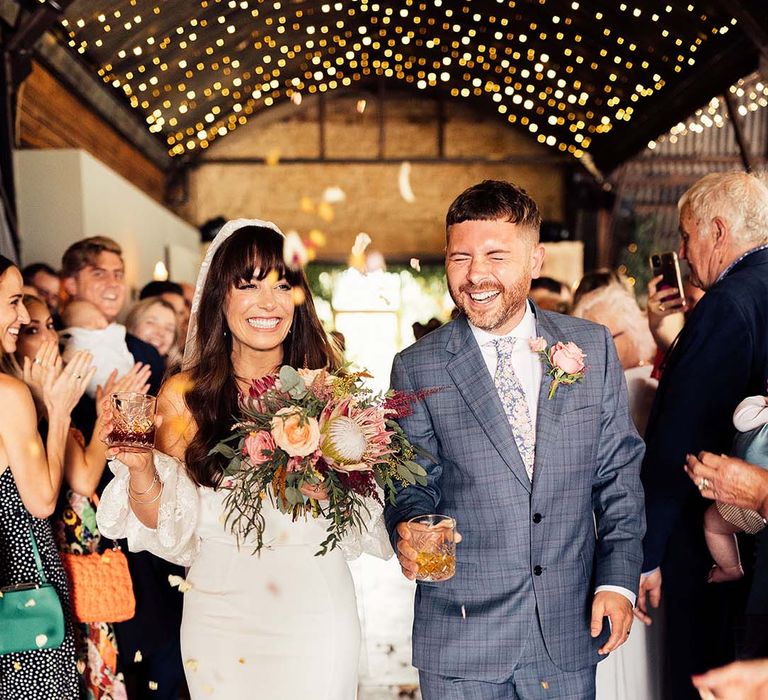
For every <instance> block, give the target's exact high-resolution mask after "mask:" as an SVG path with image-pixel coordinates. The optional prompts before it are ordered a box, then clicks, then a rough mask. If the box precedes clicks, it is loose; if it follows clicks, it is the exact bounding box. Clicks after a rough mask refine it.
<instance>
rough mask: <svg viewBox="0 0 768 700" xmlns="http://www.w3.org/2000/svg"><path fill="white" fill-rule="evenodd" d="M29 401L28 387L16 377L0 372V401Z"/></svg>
mask: <svg viewBox="0 0 768 700" xmlns="http://www.w3.org/2000/svg"><path fill="white" fill-rule="evenodd" d="M14 399H15V400H17V401H31V400H32V394H31V393H30V391H29V387H28V386H27V385H26V384H25V383H24V382H23V381H21V379H17V378H16V377H12V376H11V375H10V374H4V373H2V372H0V401H13V400H14Z"/></svg>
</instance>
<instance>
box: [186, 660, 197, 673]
mask: <svg viewBox="0 0 768 700" xmlns="http://www.w3.org/2000/svg"><path fill="white" fill-rule="evenodd" d="M184 666H185V667H186V668H188V669H189V670H190V671H197V659H187V660H186V661H185V662H184Z"/></svg>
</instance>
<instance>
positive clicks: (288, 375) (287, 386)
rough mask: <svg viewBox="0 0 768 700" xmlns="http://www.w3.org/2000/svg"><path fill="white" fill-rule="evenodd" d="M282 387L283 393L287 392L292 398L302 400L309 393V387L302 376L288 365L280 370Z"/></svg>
mask: <svg viewBox="0 0 768 700" xmlns="http://www.w3.org/2000/svg"><path fill="white" fill-rule="evenodd" d="M279 376H280V385H281V386H282V388H283V391H285V392H287V393H288V394H289V395H290V396H291V398H294V399H300V398H302V397H303V396H305V395H306V393H307V385H306V384H305V383H304V380H303V379H302V378H301V375H300V374H299V373H298V372H297V371H296V370H295V369H294V368H293V367H289V366H288V365H283V366H282V367H281V368H280V375H279Z"/></svg>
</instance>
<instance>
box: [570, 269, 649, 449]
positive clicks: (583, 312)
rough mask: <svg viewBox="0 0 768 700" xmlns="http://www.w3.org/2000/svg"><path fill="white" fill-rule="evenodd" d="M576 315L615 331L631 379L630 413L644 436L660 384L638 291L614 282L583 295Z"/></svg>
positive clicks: (628, 384)
mask: <svg viewBox="0 0 768 700" xmlns="http://www.w3.org/2000/svg"><path fill="white" fill-rule="evenodd" d="M573 315H574V316H575V317H576V318H585V319H587V320H588V321H593V322H594V323H599V324H601V325H603V326H606V327H607V328H608V330H609V331H610V332H611V337H612V338H613V342H614V343H615V344H616V352H617V354H618V356H619V362H621V366H622V367H623V368H624V378H625V379H626V380H627V389H628V395H629V412H630V415H631V416H632V420H633V421H634V423H635V427H636V428H637V431H638V432H639V433H640V435H643V434H644V433H645V426H646V425H647V423H648V415H649V414H650V412H651V406H652V404H653V397H654V396H655V394H656V387H657V386H658V382H657V381H656V380H655V379H652V378H651V370H652V369H653V357H654V355H655V353H656V345H655V343H654V342H653V337H652V336H651V333H650V331H649V330H648V322H647V320H646V318H645V315H644V314H643V312H642V311H641V309H640V307H639V306H638V305H637V301H636V300H635V296H634V294H632V293H631V292H628V291H627V288H626V287H625V286H624V285H623V284H617V283H615V282H612V283H610V284H608V285H606V286H604V287H598V288H597V289H594V290H593V291H591V292H588V293H586V294H584V295H582V296H581V297H580V299H579V303H578V304H577V305H576V306H575V307H574V309H573Z"/></svg>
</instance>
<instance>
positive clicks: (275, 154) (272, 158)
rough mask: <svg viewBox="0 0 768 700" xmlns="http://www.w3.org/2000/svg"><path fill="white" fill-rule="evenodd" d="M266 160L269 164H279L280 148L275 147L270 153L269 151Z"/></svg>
mask: <svg viewBox="0 0 768 700" xmlns="http://www.w3.org/2000/svg"><path fill="white" fill-rule="evenodd" d="M264 162H265V163H266V164H267V165H269V166H275V165H277V164H278V163H279V162H280V150H279V149H277V148H273V149H272V150H271V151H270V152H269V153H267V157H266V158H265V159H264Z"/></svg>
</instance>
